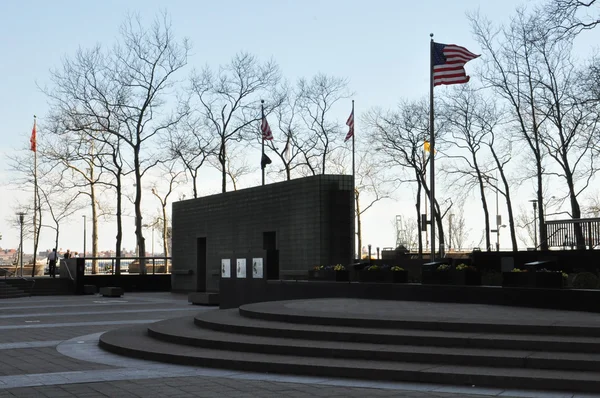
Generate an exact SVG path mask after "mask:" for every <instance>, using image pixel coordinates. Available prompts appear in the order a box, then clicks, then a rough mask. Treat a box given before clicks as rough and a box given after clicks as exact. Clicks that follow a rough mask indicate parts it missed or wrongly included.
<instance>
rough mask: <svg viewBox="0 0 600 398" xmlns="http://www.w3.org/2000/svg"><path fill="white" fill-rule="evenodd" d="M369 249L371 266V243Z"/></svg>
mask: <svg viewBox="0 0 600 398" xmlns="http://www.w3.org/2000/svg"><path fill="white" fill-rule="evenodd" d="M367 247H368V248H369V264H371V244H370V243H369V244H368V245H367Z"/></svg>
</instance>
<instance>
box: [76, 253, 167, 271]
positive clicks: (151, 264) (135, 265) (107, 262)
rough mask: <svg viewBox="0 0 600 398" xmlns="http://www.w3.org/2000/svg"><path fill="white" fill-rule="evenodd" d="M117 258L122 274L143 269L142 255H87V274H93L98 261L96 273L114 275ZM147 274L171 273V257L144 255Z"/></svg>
mask: <svg viewBox="0 0 600 398" xmlns="http://www.w3.org/2000/svg"><path fill="white" fill-rule="evenodd" d="M117 260H119V261H118V263H119V268H120V271H121V273H122V274H139V273H140V271H141V267H140V257H120V258H117V257H85V275H93V274H94V273H93V267H94V263H96V267H97V272H96V273H95V274H96V275H114V274H115V273H116V267H117ZM144 260H145V263H146V274H153V275H154V274H170V273H171V272H170V271H171V257H144Z"/></svg>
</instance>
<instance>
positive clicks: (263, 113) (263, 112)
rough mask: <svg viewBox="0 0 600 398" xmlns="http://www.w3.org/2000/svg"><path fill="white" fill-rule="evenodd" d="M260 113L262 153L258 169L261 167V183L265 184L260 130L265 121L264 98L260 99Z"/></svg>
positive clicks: (263, 145)
mask: <svg viewBox="0 0 600 398" xmlns="http://www.w3.org/2000/svg"><path fill="white" fill-rule="evenodd" d="M260 114H261V116H262V119H261V125H260V127H261V131H260V134H261V138H262V140H261V141H262V145H261V149H262V154H261V156H260V169H261V175H262V185H265V166H266V165H264V164H263V159H264V157H265V133H264V132H263V131H262V124H263V123H264V122H265V100H260Z"/></svg>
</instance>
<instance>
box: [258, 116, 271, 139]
mask: <svg viewBox="0 0 600 398" xmlns="http://www.w3.org/2000/svg"><path fill="white" fill-rule="evenodd" d="M260 130H261V131H262V138H263V140H267V141H271V140H272V139H273V133H272V132H271V127H269V123H268V122H267V118H266V117H264V116H263V118H262V123H261V125H260Z"/></svg>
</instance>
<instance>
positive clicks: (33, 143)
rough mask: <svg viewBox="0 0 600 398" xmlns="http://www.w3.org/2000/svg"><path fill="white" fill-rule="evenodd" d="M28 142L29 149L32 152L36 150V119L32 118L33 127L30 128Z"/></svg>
mask: <svg viewBox="0 0 600 398" xmlns="http://www.w3.org/2000/svg"><path fill="white" fill-rule="evenodd" d="M29 143H30V144H31V150H32V151H33V152H36V151H37V126H36V120H35V119H33V129H32V130H31V138H30V139H29Z"/></svg>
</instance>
